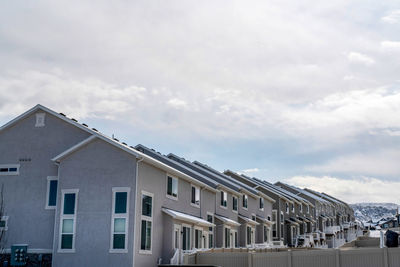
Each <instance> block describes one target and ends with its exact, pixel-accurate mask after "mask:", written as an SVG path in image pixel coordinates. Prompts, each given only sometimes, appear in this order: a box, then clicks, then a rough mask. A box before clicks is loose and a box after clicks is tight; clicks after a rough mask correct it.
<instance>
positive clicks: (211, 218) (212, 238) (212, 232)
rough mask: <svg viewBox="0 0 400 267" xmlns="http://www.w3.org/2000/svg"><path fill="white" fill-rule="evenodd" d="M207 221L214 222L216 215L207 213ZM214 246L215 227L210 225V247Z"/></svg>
mask: <svg viewBox="0 0 400 267" xmlns="http://www.w3.org/2000/svg"><path fill="white" fill-rule="evenodd" d="M207 222H210V223H214V216H213V215H212V214H207ZM213 247H214V228H213V227H212V226H210V227H208V248H213Z"/></svg>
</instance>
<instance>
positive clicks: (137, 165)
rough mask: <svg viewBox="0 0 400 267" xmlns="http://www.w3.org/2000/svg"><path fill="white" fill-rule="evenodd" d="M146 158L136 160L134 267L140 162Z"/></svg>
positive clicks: (133, 259)
mask: <svg viewBox="0 0 400 267" xmlns="http://www.w3.org/2000/svg"><path fill="white" fill-rule="evenodd" d="M143 160H144V158H139V160H136V177H135V178H136V179H135V211H134V216H133V255H132V267H135V260H136V250H135V244H136V232H137V231H136V228H137V227H136V212H137V202H138V201H137V200H138V197H137V194H138V179H139V162H142V161H143Z"/></svg>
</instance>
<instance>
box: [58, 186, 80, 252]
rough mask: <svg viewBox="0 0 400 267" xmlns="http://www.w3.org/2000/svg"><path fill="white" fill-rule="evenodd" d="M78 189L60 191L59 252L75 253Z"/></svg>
mask: <svg viewBox="0 0 400 267" xmlns="http://www.w3.org/2000/svg"><path fill="white" fill-rule="evenodd" d="M78 192H79V190H78V189H70V190H62V191H61V196H62V201H61V217H60V238H59V239H60V241H59V252H75V232H76V229H75V228H76V210H77V206H78Z"/></svg>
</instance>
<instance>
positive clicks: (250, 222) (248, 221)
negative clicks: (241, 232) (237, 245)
mask: <svg viewBox="0 0 400 267" xmlns="http://www.w3.org/2000/svg"><path fill="white" fill-rule="evenodd" d="M239 218H240V219H242V220H243V221H245V222H246V223H249V224H252V225H259V223H258V222H256V221H253V220H252V219H250V218H247V217H245V216H242V215H239Z"/></svg>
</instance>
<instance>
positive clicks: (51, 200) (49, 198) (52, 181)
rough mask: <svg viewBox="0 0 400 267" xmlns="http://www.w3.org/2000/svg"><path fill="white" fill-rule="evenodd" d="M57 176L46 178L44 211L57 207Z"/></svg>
mask: <svg viewBox="0 0 400 267" xmlns="http://www.w3.org/2000/svg"><path fill="white" fill-rule="evenodd" d="M57 186H58V178H57V176H48V177H47V193H46V209H55V208H56V205H57Z"/></svg>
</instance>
